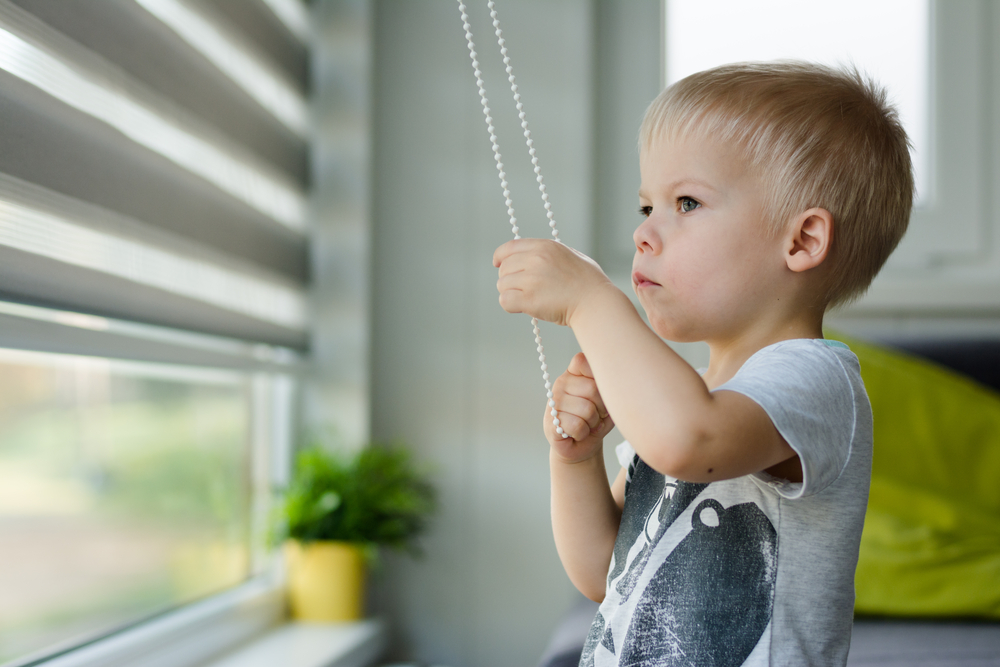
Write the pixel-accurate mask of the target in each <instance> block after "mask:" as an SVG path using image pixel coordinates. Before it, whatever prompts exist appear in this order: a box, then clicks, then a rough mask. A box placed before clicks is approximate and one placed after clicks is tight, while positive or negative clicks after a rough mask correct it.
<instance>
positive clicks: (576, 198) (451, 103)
mask: <svg viewBox="0 0 1000 667" xmlns="http://www.w3.org/2000/svg"><path fill="white" fill-rule="evenodd" d="M482 4H485V3H478V2H477V3H475V5H476V6H474V7H471V8H470V15H471V17H472V24H473V33H474V35H475V39H476V41H477V51H479V52H480V54H481V56H480V60H481V62H482V63H483V68H484V71H485V73H486V76H485V78H486V89H487V93H488V95H489V96H490V100H491V107H492V108H493V110H494V111H493V115H494V116H495V117H496V119H497V127H498V134H499V138H500V146H501V150H502V152H503V156H504V160H505V164H506V165H507V171H508V173H509V174H510V182H511V190H512V192H513V199H514V202H515V203H514V207H515V209H516V211H517V213H518V217H519V220H520V226H521V229H522V232H521V233H522V234H523V235H533V236H541V235H545V234H546V232H547V227H546V226H545V219H544V211H543V209H542V207H541V203H540V200H539V198H538V192H537V187H536V185H535V183H534V179H533V174H531V172H530V164H529V161H528V157H527V155H526V149H525V147H524V143H523V139H522V137H521V135H520V130H519V128H518V127H517V117H516V112H515V111H514V109H513V102H512V101H511V99H510V91H509V88H508V87H507V84H506V81H505V80H504V75H503V71H502V63H501V61H500V56H499V54H498V53H497V46H496V42H495V38H494V36H493V34H492V30H490V29H489V27H490V22H489V17H488V16H487V14H486V11H485V9H484V8H483V6H482ZM498 10H499V12H500V20H501V22H502V23H501V25H502V27H503V29H504V31H505V37H506V38H507V42H508V46H509V48H510V53H511V57H512V59H513V65H514V73H515V75H516V76H517V79H518V84H519V86H520V88H521V92H522V94H523V101H524V103H525V107H526V111H527V115H528V122H529V123H530V127H531V130H532V133H533V136H534V138H535V145H536V147H537V150H538V155H539V158H540V161H541V166H542V173H543V175H544V176H545V179H546V183H547V185H548V190H549V193H550V196H551V201H552V203H553V207H554V211H555V213H556V219H557V221H558V223H559V228H560V233H561V236H562V238H563V239H564V240H565V241H566V242H567V243H569V244H570V245H573V246H574V247H577V248H579V249H581V250H583V251H584V252H591V251H592V250H593V239H594V236H595V226H594V217H595V209H596V207H598V206H599V205H600V202H602V201H603V198H604V197H605V196H606V195H605V194H603V192H604V191H606V190H607V189H608V188H606V187H604V186H603V185H601V184H598V183H595V174H597V173H599V169H600V165H598V164H596V163H595V160H594V155H595V145H596V144H597V143H602V146H606V145H607V144H608V142H611V144H612V146H617V149H615V150H616V154H617V155H619V156H622V155H625V156H627V155H628V154H629V153H630V152H631V154H632V155H634V151H635V144H634V142H635V136H636V135H635V132H636V131H637V127H638V116H639V115H641V111H642V108H644V106H645V104H646V103H648V101H649V100H650V99H651V98H652V97H653V96H654V95H655V94H656V92H657V88H658V85H659V71H658V58H659V55H658V54H659V50H658V49H659V46H658V39H659V28H658V27H657V22H658V19H659V5H658V3H657V2H655V1H653V2H650V1H646V2H642V3H638V2H637V3H634V4H631V6H630V7H629V8H627V9H626V10H623V11H624V12H625V14H623V15H624V16H629V15H631V16H635V17H636V23H634V24H630V23H631V22H622V21H619V22H618V23H617V24H615V26H617V27H614V26H613V29H611V28H608V27H607V24H606V23H605V22H602V21H599V19H600V18H601V16H602V14H601V12H605V13H606V12H607V9H599V8H598V3H592V2H580V1H579V0H547V1H545V2H531V3H529V2H501V3H498ZM643 16H645V17H646V18H647V19H648V20H642V18H643ZM605 18H606V17H605ZM372 21H373V28H372V34H373V39H374V49H375V56H374V63H373V69H374V73H375V74H374V76H375V81H374V102H373V104H374V109H375V115H374V118H373V121H372V122H373V134H374V149H373V174H374V176H373V179H372V192H373V205H372V206H373V208H372V211H373V226H374V235H373V240H372V249H373V259H372V262H373V265H372V282H371V285H372V296H373V301H372V302H373V304H374V306H373V312H372V314H371V322H372V348H371V349H372V375H371V381H372V407H371V409H372V426H371V432H372V435H373V436H374V437H375V438H376V439H391V438H400V439H402V440H403V441H405V442H406V443H407V444H409V445H410V446H412V447H413V448H415V450H416V451H417V453H418V455H419V456H420V458H421V459H422V460H424V461H426V462H428V463H429V464H430V465H431V466H432V467H433V469H434V471H435V473H434V474H435V478H436V480H437V482H438V485H439V487H440V489H441V511H440V514H439V516H438V518H437V521H436V523H435V529H434V532H433V534H432V535H431V536H430V537H429V538H428V539H427V541H426V555H425V557H424V558H423V559H422V560H417V561H410V560H408V559H405V558H391V559H388V560H387V562H386V563H385V566H384V568H383V570H382V572H381V574H380V575H379V579H380V583H379V591H380V592H379V599H378V606H379V609H380V610H381V612H382V613H384V614H385V615H386V616H387V617H388V618H389V619H390V620H391V622H392V624H393V627H394V629H395V631H396V633H397V636H396V652H397V654H398V655H400V656H408V657H414V658H418V659H420V660H423V661H426V662H430V663H432V664H433V663H440V664H446V665H451V666H452V667H460V666H470V667H471V666H473V665H483V666H487V665H490V666H496V665H531V664H534V663H536V662H537V660H538V657H539V655H540V654H541V652H542V650H543V649H544V646H545V643H546V641H547V637H548V635H549V634H550V633H551V631H552V629H553V625H554V623H555V620H556V619H557V618H558V616H559V615H560V614H561V613H562V612H563V611H565V609H566V608H567V607H568V606H569V605H570V604H572V602H573V601H574V600H575V599H576V596H577V594H576V593H575V591H574V589H573V588H572V586H571V584H570V583H569V581H568V579H567V578H566V576H565V575H564V573H563V571H562V568H561V566H560V564H559V562H558V558H557V555H556V552H555V548H554V545H553V542H552V537H551V531H550V524H549V517H548V501H549V497H548V496H549V489H548V465H547V460H548V459H547V445H546V443H545V441H544V439H543V437H542V434H541V428H540V423H541V417H542V409H543V405H544V393H543V388H542V380H541V378H540V371H539V369H538V363H537V360H536V354H535V350H534V342H533V340H532V335H531V327H530V322H529V320H528V319H527V318H526V317H523V316H514V315H508V314H506V313H504V312H503V311H502V310H501V309H500V307H499V306H498V305H497V293H496V288H495V282H496V271H495V269H494V268H493V266H492V264H491V256H492V253H493V250H494V249H495V248H496V247H497V246H498V245H500V244H501V243H503V242H504V241H506V240H508V239H509V238H510V226H509V224H508V222H507V218H506V212H505V207H504V205H503V198H502V195H501V191H500V186H499V182H498V179H497V174H496V167H495V165H494V162H493V156H492V153H491V150H490V144H489V140H488V135H487V132H486V128H485V124H484V122H483V115H482V111H481V108H480V105H479V99H478V94H477V92H476V87H475V80H474V77H473V74H472V69H471V65H470V62H469V55H468V51H467V48H466V43H465V38H464V34H463V30H462V25H461V20H460V15H459V11H458V8H457V3H456V2H454V1H452V0H441V1H440V2H438V1H435V2H430V1H426V2H419V3H417V2H405V1H391V0H382V1H381V2H376V3H375V5H374V12H373V18H372ZM599 24H600V27H601V29H599ZM609 32H611V33H613V34H611V35H608V34H607V33H609ZM616 40H617V41H616ZM625 43H627V44H628V45H629V48H633V49H634V48H636V47H637V46H638V47H640V48H641V46H642V44H644V43H645V44H647V45H648V47H647V49H646V50H647V52H648V53H649V59H650V62H651V63H653V64H652V65H649V66H648V67H645V68H637V69H635V70H631V71H625V72H624V73H622V74H621V76H622V77H624V79H623V80H621V81H620V82H619V83H620V84H621V87H622V88H625V89H627V93H626V94H625V96H624V97H623V98H622V99H621V100H620V102H621V104H618V105H615V104H611V105H609V104H607V100H606V99H604V102H605V104H604V105H603V106H602V105H601V103H600V102H601V100H602V98H601V96H598V95H597V90H598V89H597V88H596V87H595V80H596V77H597V74H596V72H597V71H598V70H599V69H601V67H602V66H601V63H606V62H607V60H608V58H609V57H610V56H609V53H611V52H614V53H618V52H619V49H621V48H623V46H622V45H623V44H625ZM617 62H618V63H619V64H618V65H617V67H619V68H620V67H621V62H622V60H621V58H619V59H618V61H617ZM614 67H616V65H614V64H613V63H612V64H611V65H608V64H605V65H603V70H604V71H605V72H607V71H608V68H611V70H612V71H614ZM606 75H607V74H606ZM629 77H631V78H632V81H633V85H631V86H629V85H628V83H629V81H628V79H629ZM629 96H632V97H631V98H629ZM630 100H631V101H630ZM636 100H638V101H636ZM608 107H611V108H610V109H609V108H608ZM617 108H623V109H625V111H622V112H619V111H616V109H617ZM625 116H627V118H626V119H624V120H620V119H621V118H624V117H625ZM598 117H600V119H601V123H600V127H598V123H597V120H596V119H597V118H598ZM619 122H625V123H626V124H627V125H626V126H627V127H628V126H631V127H632V129H631V130H628V131H623V130H621V129H620V127H619V126H618V123H619ZM605 128H608V129H609V130H612V129H613V131H610V132H605V131H604V130H605ZM615 137H617V139H618V140H619V141H620V142H621V143H619V144H616V143H615V141H616V139H615ZM622 160H623V161H625V158H622ZM622 168H623V169H633V170H634V174H635V178H634V180H632V181H631V182H629V179H627V178H625V179H620V180H623V181H624V182H625V185H624V186H622V187H626V188H628V189H629V190H631V195H627V196H626V199H627V202H628V203H627V208H626V209H625V211H623V212H622V215H626V216H633V215H634V211H633V209H634V208H635V195H634V192H635V190H636V189H637V188H638V168H637V165H636V164H634V163H633V164H630V165H626V166H623V167H622ZM599 186H600V187H599ZM615 187H618V186H615ZM615 187H612V188H611V190H614V189H615ZM618 196H619V197H620V195H618ZM543 338H544V342H545V346H546V351H547V354H548V355H549V359H550V365H551V366H552V367H553V368H556V369H561V368H564V367H565V365H566V363H567V362H568V361H569V358H570V357H571V356H572V354H573V353H575V351H576V349H577V348H576V345H575V342H574V340H573V339H572V336H571V334H570V332H568V331H566V330H560V329H558V328H556V327H553V326H545V327H544V328H543Z"/></svg>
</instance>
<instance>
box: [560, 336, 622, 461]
mask: <svg viewBox="0 0 1000 667" xmlns="http://www.w3.org/2000/svg"><path fill="white" fill-rule="evenodd" d="M552 399H553V400H554V401H555V404H556V410H558V411H559V421H560V422H561V424H562V428H563V430H564V431H565V432H566V433H567V434H569V436H570V437H569V438H563V437H562V436H560V435H559V434H557V433H556V429H555V426H553V425H552V414H551V413H550V412H549V410H550V409H551V408H549V407H548V404H546V406H545V417H544V419H543V420H542V424H543V428H544V430H545V437H546V439H547V440H548V441H549V444H550V445H551V446H552V451H553V453H554V454H556V455H557V456H558V457H559V458H560V459H562V461H563V462H565V463H576V462H578V461H583V460H586V459H589V458H591V457H592V456H594V455H595V454H598V453H600V451H601V447H602V445H603V444H604V436H606V435H607V434H608V433H610V432H611V429H613V428H614V427H615V424H614V422H613V421H612V420H611V416H610V415H609V414H608V409H607V408H606V407H604V400H603V399H602V398H601V394H600V392H598V391H597V383H596V382H595V381H594V374H593V372H592V371H591V370H590V364H588V363H587V358H586V357H585V356H583V353H582V352H578V353H577V354H576V356H574V357H573V359H572V361H570V362H569V368H567V369H566V372H565V373H563V374H562V375H560V376H559V377H558V378H557V379H556V381H555V384H553V385H552Z"/></svg>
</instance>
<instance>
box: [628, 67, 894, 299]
mask: <svg viewBox="0 0 1000 667" xmlns="http://www.w3.org/2000/svg"><path fill="white" fill-rule="evenodd" d="M692 134H696V135H699V136H703V137H711V138H713V139H715V140H719V141H722V142H725V143H727V144H730V145H732V146H733V147H735V148H736V150H737V151H738V154H739V155H741V156H742V158H743V159H744V161H745V165H746V166H747V167H748V168H750V169H751V170H753V171H754V172H755V173H756V175H757V176H758V177H759V178H760V179H761V180H762V182H763V188H764V198H765V199H764V201H765V209H766V210H768V211H770V216H771V219H770V220H769V228H770V230H771V231H772V232H773V233H776V234H777V233H780V232H781V231H782V230H783V229H784V226H785V224H787V223H788V222H789V221H790V220H791V219H792V218H793V216H795V215H797V214H799V213H801V212H804V211H806V210H808V209H810V208H814V207H818V208H824V209H826V210H828V211H829V212H830V213H831V214H832V215H833V219H834V234H833V244H832V246H831V250H830V255H828V258H827V262H832V264H833V266H832V268H831V270H830V271H829V273H828V279H827V281H826V285H825V291H826V301H825V302H826V303H827V304H828V305H839V304H843V303H846V302H849V301H851V300H853V299H855V298H857V297H858V296H860V295H861V294H863V293H864V292H865V290H866V289H867V288H868V286H869V285H870V284H871V281H872V280H873V279H874V278H875V275H876V274H877V273H878V272H879V270H880V269H881V268H882V265H883V264H885V261H886V259H888V257H889V255H890V253H892V251H893V250H894V249H895V248H896V245H897V244H898V243H899V240H900V239H901V238H902V236H903V233H904V232H905V231H906V227H907V225H908V224H909V219H910V208H911V206H912V202H913V172H912V165H911V163H910V152H909V140H908V139H907V137H906V132H905V131H904V130H903V126H902V124H901V123H900V122H899V117H898V114H897V112H896V110H895V108H894V107H893V106H892V105H891V104H890V103H889V102H888V101H887V95H886V91H885V89H884V88H882V87H880V86H879V85H877V84H876V83H875V82H874V81H872V80H871V79H869V78H866V77H864V76H862V75H861V74H860V73H859V72H858V71H857V70H856V69H850V70H838V69H833V68H830V67H825V66H822V65H816V64H811V63H804V62H770V63H736V64H731V65H724V66H722V67H717V68H715V69H711V70H706V71H704V72H699V73H697V74H692V75H691V76H689V77H687V78H685V79H682V80H680V81H678V82H677V83H675V84H673V85H672V86H670V87H669V88H667V89H666V90H664V91H663V92H662V93H660V95H659V96H657V98H656V99H655V100H654V101H653V103H652V104H651V105H650V106H649V109H647V110H646V115H645V118H644V119H643V122H642V128H641V130H640V137H639V148H640V150H644V149H646V148H648V147H649V146H650V145H651V144H652V143H653V142H654V141H656V140H658V139H662V138H668V139H670V138H675V137H678V136H689V135H692Z"/></svg>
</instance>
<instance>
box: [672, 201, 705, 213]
mask: <svg viewBox="0 0 1000 667" xmlns="http://www.w3.org/2000/svg"><path fill="white" fill-rule="evenodd" d="M677 206H678V208H680V210H681V212H682V213H690V212H691V211H693V210H695V209H696V208H699V207H700V206H701V204H700V203H698V202H697V201H695V200H694V199H691V198H690V197H678V198H677Z"/></svg>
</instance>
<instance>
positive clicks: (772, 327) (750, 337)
mask: <svg viewBox="0 0 1000 667" xmlns="http://www.w3.org/2000/svg"><path fill="white" fill-rule="evenodd" d="M822 337H823V312H819V313H814V312H806V313H803V314H800V315H799V316H798V317H795V318H792V319H781V320H778V321H767V320H762V321H758V322H755V323H754V325H753V326H752V327H750V328H749V329H747V330H745V331H743V332H741V333H740V334H739V335H737V336H734V337H731V338H724V339H721V338H720V339H718V340H709V341H706V342H707V343H708V348H709V353H710V356H709V363H708V370H707V371H705V373H704V375H702V379H704V381H705V384H707V385H708V388H709V389H715V388H716V387H718V386H720V385H722V384H724V383H726V382H728V381H729V380H730V379H732V377H733V376H734V375H736V372H737V371H739V369H740V368H741V367H742V366H743V364H744V363H746V360H747V359H749V358H750V357H751V356H753V355H754V354H755V353H756V352H757V351H759V350H761V349H763V348H765V347H767V346H768V345H773V344H774V343H779V342H781V341H783V340H793V339H797V338H822Z"/></svg>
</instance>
